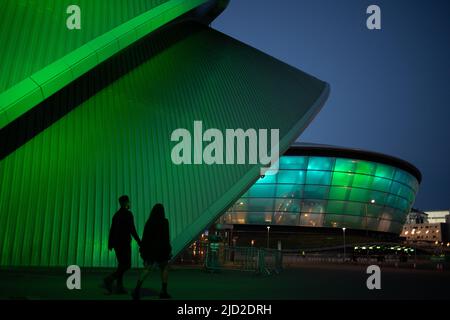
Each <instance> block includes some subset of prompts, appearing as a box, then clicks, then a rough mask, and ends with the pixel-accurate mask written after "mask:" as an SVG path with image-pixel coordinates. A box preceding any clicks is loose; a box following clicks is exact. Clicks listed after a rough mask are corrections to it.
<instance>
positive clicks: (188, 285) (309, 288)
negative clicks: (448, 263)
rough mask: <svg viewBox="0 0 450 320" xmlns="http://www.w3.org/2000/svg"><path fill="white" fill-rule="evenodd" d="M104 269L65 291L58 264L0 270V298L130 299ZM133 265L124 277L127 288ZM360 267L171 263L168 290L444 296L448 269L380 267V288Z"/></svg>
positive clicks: (147, 287)
mask: <svg viewBox="0 0 450 320" xmlns="http://www.w3.org/2000/svg"><path fill="white" fill-rule="evenodd" d="M110 271H111V270H109V269H82V270H81V289H80V290H69V289H67V286H66V280H67V278H68V276H69V275H68V274H66V270H65V269H62V268H47V269H31V268H14V269H11V268H9V269H5V268H3V269H0V299H2V300H4V299H7V300H9V299H14V300H21V299H36V300H42V299H45V300H48V299H58V300H60V299H63V300H66V299H68V300H72V299H81V300H112V299H114V300H117V299H119V300H130V299H131V297H130V295H128V294H127V295H118V294H111V295H108V294H107V293H106V290H105V289H104V288H102V279H103V278H104V277H105V276H106V275H107V274H108V273H109V272H110ZM137 275H138V270H137V269H133V270H130V271H129V272H128V273H127V274H126V276H125V287H126V288H127V289H128V290H129V291H131V288H133V287H134V284H135V283H136V279H137ZM369 276H370V275H369V274H367V273H366V267H365V266H361V265H359V266H352V265H317V264H311V265H304V266H301V267H298V268H293V269H286V270H283V271H282V272H281V273H280V274H273V275H256V274H253V273H250V272H243V271H230V270H227V271H221V272H217V273H210V272H206V271H205V270H203V269H201V268H189V267H178V266H177V267H172V268H171V271H170V275H169V286H168V289H169V293H170V294H171V295H172V297H173V299H176V300H178V299H179V300H185V299H186V300H211V299H213V300H222V299H223V300H228V299H256V300H266V299H276V300H277V299H282V300H293V299H294V300H305V299H306V300H309V299H333V300H334V299H364V300H365V299H388V300H390V299H449V298H450V290H449V288H450V272H449V271H442V270H414V269H400V268H399V269H397V268H384V267H383V268H382V269H381V289H380V290H369V289H368V288H367V286H366V281H367V278H368V277H369ZM159 290H160V278H159V272H158V270H155V271H153V273H152V274H151V276H150V277H149V278H148V279H147V281H146V282H145V283H144V285H143V290H142V299H143V300H147V299H158V294H159Z"/></svg>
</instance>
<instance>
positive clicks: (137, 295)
mask: <svg viewBox="0 0 450 320" xmlns="http://www.w3.org/2000/svg"><path fill="white" fill-rule="evenodd" d="M140 291H141V290H139V289H138V288H135V289H134V290H133V292H131V298H132V299H133V300H135V301H138V300H141V292H140Z"/></svg>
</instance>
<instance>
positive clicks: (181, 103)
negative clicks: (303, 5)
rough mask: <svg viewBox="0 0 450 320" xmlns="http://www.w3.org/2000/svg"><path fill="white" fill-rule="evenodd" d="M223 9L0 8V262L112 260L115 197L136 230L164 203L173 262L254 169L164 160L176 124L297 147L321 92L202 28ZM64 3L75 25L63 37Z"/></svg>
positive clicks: (123, 3)
mask: <svg viewBox="0 0 450 320" xmlns="http://www.w3.org/2000/svg"><path fill="white" fill-rule="evenodd" d="M226 3H227V1H200V0H198V1H196V0H169V1H147V0H146V1H128V0H117V1H109V0H108V1H106V0H105V1H103V0H97V1H87V0H84V1H81V0H79V1H70V3H65V2H64V1H61V2H59V1H32V0H30V1H7V2H2V3H1V4H0V15H1V16H0V23H2V25H1V27H0V42H1V43H2V47H1V49H0V58H1V60H2V72H1V74H0V143H1V148H0V226H1V227H0V265H2V266H19V265H21V266H68V265H71V264H77V265H79V266H113V265H115V263H116V262H115V257H114V253H113V252H110V251H108V249H107V240H108V231H109V226H110V222H111V218H112V215H113V214H114V212H115V211H116V210H117V208H118V202H117V199H118V197H119V196H120V195H122V194H128V195H129V196H130V198H131V202H132V212H133V213H134V216H135V222H136V226H137V229H138V232H140V233H141V232H142V231H143V227H144V223H145V221H146V220H147V218H148V215H149V213H150V210H151V208H152V206H153V205H154V204H155V203H156V202H161V203H163V204H164V206H165V208H166V213H167V216H168V219H169V221H170V232H171V241H172V246H173V253H174V255H176V254H177V253H178V252H180V251H181V250H182V249H183V248H184V247H186V246H187V245H188V244H189V243H190V242H191V240H192V239H193V238H195V237H196V236H198V234H200V233H201V232H202V231H203V230H204V229H205V228H206V227H207V226H208V225H209V224H210V223H212V222H213V221H215V220H216V219H217V218H218V217H219V216H220V215H221V214H223V213H224V212H225V211H226V210H227V209H228V207H229V206H230V204H232V203H233V202H234V201H235V200H236V199H237V198H239V196H240V195H241V194H242V193H243V192H244V191H245V190H246V189H247V188H248V187H249V186H251V185H252V184H253V183H254V182H255V181H256V179H258V177H259V172H260V166H259V165H254V164H247V165H209V166H208V165H175V164H173V162H172V161H171V149H172V147H173V146H174V143H173V142H171V140H170V137H171V133H172V132H173V131H174V130H175V129H178V128H191V127H192V124H193V122H194V121H196V120H201V121H203V124H204V125H205V127H208V128H217V129H219V130H221V131H224V130H225V129H227V128H243V129H248V128H253V129H256V130H258V129H260V128H264V129H272V128H276V129H279V134H280V145H279V149H280V152H284V151H286V150H287V149H288V148H289V146H290V145H291V143H292V142H293V141H294V140H295V139H297V137H298V136H299V135H300V133H301V132H302V131H303V130H304V129H305V127H306V126H307V125H308V123H309V122H310V121H312V119H313V118H314V116H315V115H316V114H317V112H319V110H320V108H321V107H322V105H323V104H324V102H325V101H326V99H327V96H328V92H329V87H328V85H327V84H326V83H325V82H323V81H320V80H318V79H316V78H314V77H312V76H310V75H308V74H305V73H304V72H301V71H299V70H297V69H295V68H293V67H291V66H289V65H286V64H284V63H282V62H280V61H278V60H276V59H274V58H273V57H270V56H268V55H266V54H264V53H262V52H260V51H258V50H256V49H254V48H252V47H249V46H247V45H245V44H243V43H241V42H239V41H237V40H235V39H232V38H230V37H228V36H226V35H224V34H222V33H220V32H217V31H215V30H213V29H211V28H210V27H209V26H208V25H209V23H210V22H211V21H212V20H213V19H214V18H215V16H217V14H219V13H220V12H221V10H223V8H224V7H225V5H226ZM69 4H71V5H79V6H80V8H81V13H82V27H81V29H80V30H67V28H66V24H65V19H66V17H67V14H66V13H65V10H66V6H68V5H69ZM133 263H134V265H135V266H137V265H139V263H140V259H139V256H138V252H137V248H136V247H135V248H134V250H133Z"/></svg>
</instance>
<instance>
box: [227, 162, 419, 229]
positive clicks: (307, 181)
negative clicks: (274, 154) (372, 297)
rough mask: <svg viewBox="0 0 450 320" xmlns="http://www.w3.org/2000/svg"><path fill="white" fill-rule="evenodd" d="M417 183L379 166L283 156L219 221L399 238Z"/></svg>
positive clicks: (409, 176) (411, 178)
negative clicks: (273, 172) (271, 172)
mask: <svg viewBox="0 0 450 320" xmlns="http://www.w3.org/2000/svg"><path fill="white" fill-rule="evenodd" d="M418 186H419V182H418V180H417V179H416V177H415V176H413V175H412V174H410V173H408V172H407V171H404V170H402V169H399V168H396V167H393V166H390V165H386V164H383V163H377V162H371V161H364V160H358V159H349V158H336V157H324V156H283V157H281V158H280V170H279V172H278V173H277V174H276V175H272V176H265V177H261V178H260V179H259V180H258V181H257V182H256V183H255V184H254V185H253V186H252V187H251V188H250V189H249V190H248V191H247V192H246V193H245V194H244V195H243V196H242V197H241V198H240V199H239V200H238V201H237V202H236V203H235V204H234V205H233V206H232V207H231V208H230V209H229V210H228V211H227V212H226V214H225V215H224V216H223V217H222V219H221V220H222V222H224V223H230V224H260V225H289V226H310V227H332V228H333V227H334V228H342V227H346V228H351V229H363V230H364V229H367V230H373V231H382V232H392V233H399V232H400V231H401V228H402V225H403V223H404V220H405V218H406V215H407V213H408V212H409V211H410V209H411V206H412V204H413V202H414V199H415V195H416V193H417V190H418Z"/></svg>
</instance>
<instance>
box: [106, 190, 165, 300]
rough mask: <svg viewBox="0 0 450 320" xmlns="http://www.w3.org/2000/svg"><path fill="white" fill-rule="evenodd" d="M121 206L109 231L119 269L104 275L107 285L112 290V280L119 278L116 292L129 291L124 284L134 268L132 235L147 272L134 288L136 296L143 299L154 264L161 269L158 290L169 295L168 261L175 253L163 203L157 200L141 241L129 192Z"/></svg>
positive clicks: (110, 242)
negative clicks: (131, 209) (124, 278)
mask: <svg viewBox="0 0 450 320" xmlns="http://www.w3.org/2000/svg"><path fill="white" fill-rule="evenodd" d="M119 203H120V209H119V211H117V212H116V213H115V214H114V216H113V219H112V224H111V229H110V231H109V241H108V249H109V250H113V249H114V251H115V253H116V258H117V262H118V265H117V269H116V271H114V272H113V273H112V274H110V275H109V276H107V277H106V278H105V279H104V286H105V288H106V289H107V290H108V292H109V293H112V291H113V283H114V281H115V280H116V281H117V292H118V293H120V294H126V293H127V291H126V290H125V288H124V286H123V275H124V273H125V272H126V271H127V270H129V269H130V268H131V237H133V238H134V240H136V242H137V243H138V244H139V252H140V255H141V258H142V260H143V261H144V266H145V269H144V272H143V273H142V274H141V275H140V276H139V279H138V281H137V284H136V287H135V289H134V290H133V292H132V294H131V295H132V297H133V299H135V300H139V299H140V291H141V286H142V283H143V282H144V280H145V279H146V278H147V277H148V275H149V274H150V272H151V270H152V268H153V266H155V265H157V266H159V268H160V271H161V282H162V288H161V292H160V294H159V297H160V298H161V299H168V298H170V295H169V294H168V293H167V280H168V261H169V260H170V258H171V256H172V247H171V245H170V236H169V221H168V220H167V219H166V217H165V213H164V206H163V205H162V204H160V203H157V204H155V206H154V207H153V209H152V211H151V212H150V216H149V218H148V220H147V222H146V224H145V227H144V234H143V235H142V241H141V239H140V238H139V235H138V234H137V232H136V228H135V225H134V218H133V214H132V213H131V211H130V207H131V203H130V199H129V198H128V196H125V195H124V196H121V197H120V198H119Z"/></svg>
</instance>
